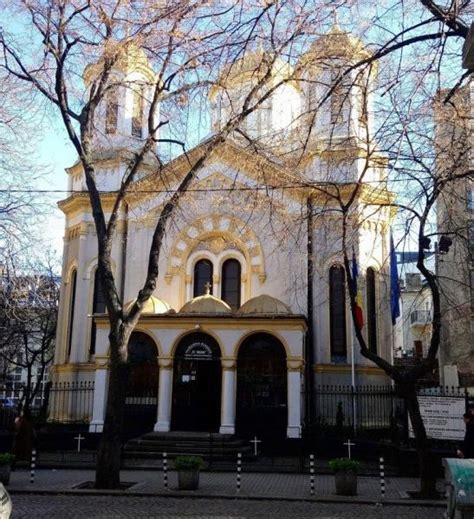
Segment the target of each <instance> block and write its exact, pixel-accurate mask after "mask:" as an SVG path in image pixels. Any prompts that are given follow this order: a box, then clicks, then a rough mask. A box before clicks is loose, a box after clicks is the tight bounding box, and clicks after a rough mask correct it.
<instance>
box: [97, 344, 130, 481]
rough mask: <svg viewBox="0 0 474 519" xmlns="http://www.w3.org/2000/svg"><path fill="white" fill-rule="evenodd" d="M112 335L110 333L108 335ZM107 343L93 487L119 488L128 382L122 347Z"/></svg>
mask: <svg viewBox="0 0 474 519" xmlns="http://www.w3.org/2000/svg"><path fill="white" fill-rule="evenodd" d="M111 335H112V334H111ZM112 341H113V339H112V338H111V344H110V352H111V355H110V373H109V384H108V389H107V407H106V413H105V420H104V431H103V433H102V437H101V440H100V444H99V450H98V453H97V465H96V479H95V488H100V489H113V488H119V487H120V467H121V463H122V429H123V417H124V409H125V398H126V393H127V382H128V363H127V362H126V361H124V360H123V359H122V358H121V357H120V355H119V353H118V352H119V351H121V348H122V344H120V342H123V340H122V341H119V340H117V342H116V343H115V344H112Z"/></svg>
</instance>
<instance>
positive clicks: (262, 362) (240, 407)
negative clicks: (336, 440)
mask: <svg viewBox="0 0 474 519" xmlns="http://www.w3.org/2000/svg"><path fill="white" fill-rule="evenodd" d="M287 400H288V398H287V370H286V352H285V348H284V347H283V345H282V344H281V342H280V341H279V340H278V339H277V338H275V337H274V336H273V335H270V334H268V333H255V334H253V335H250V336H249V337H247V338H246V339H245V340H244V342H243V343H242V345H241V346H240V348H239V353H238V357H237V405H236V432H237V434H239V435H240V436H243V437H250V436H254V435H257V436H259V437H264V438H265V437H266V438H275V439H280V438H285V437H286V427H287V421H288V418H287Z"/></svg>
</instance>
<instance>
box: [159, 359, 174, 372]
mask: <svg viewBox="0 0 474 519" xmlns="http://www.w3.org/2000/svg"><path fill="white" fill-rule="evenodd" d="M173 360H174V359H173V357H158V366H160V369H172V368H173Z"/></svg>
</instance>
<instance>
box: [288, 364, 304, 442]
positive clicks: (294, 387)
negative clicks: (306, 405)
mask: <svg viewBox="0 0 474 519" xmlns="http://www.w3.org/2000/svg"><path fill="white" fill-rule="evenodd" d="M286 366H287V370H288V373H287V377H288V428H287V432H286V435H287V437H288V438H301V373H302V371H303V360H302V359H299V358H296V359H295V358H288V359H287V361H286Z"/></svg>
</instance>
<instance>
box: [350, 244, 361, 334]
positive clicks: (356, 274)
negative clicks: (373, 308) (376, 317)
mask: <svg viewBox="0 0 474 519" xmlns="http://www.w3.org/2000/svg"><path fill="white" fill-rule="evenodd" d="M358 277H359V268H358V267H357V260H356V255H355V252H354V249H353V250H352V287H353V290H354V294H355V325H356V326H357V328H358V329H359V330H362V327H363V326H364V314H363V312H362V294H361V292H360V291H359V288H358V286H357V278H358Z"/></svg>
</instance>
